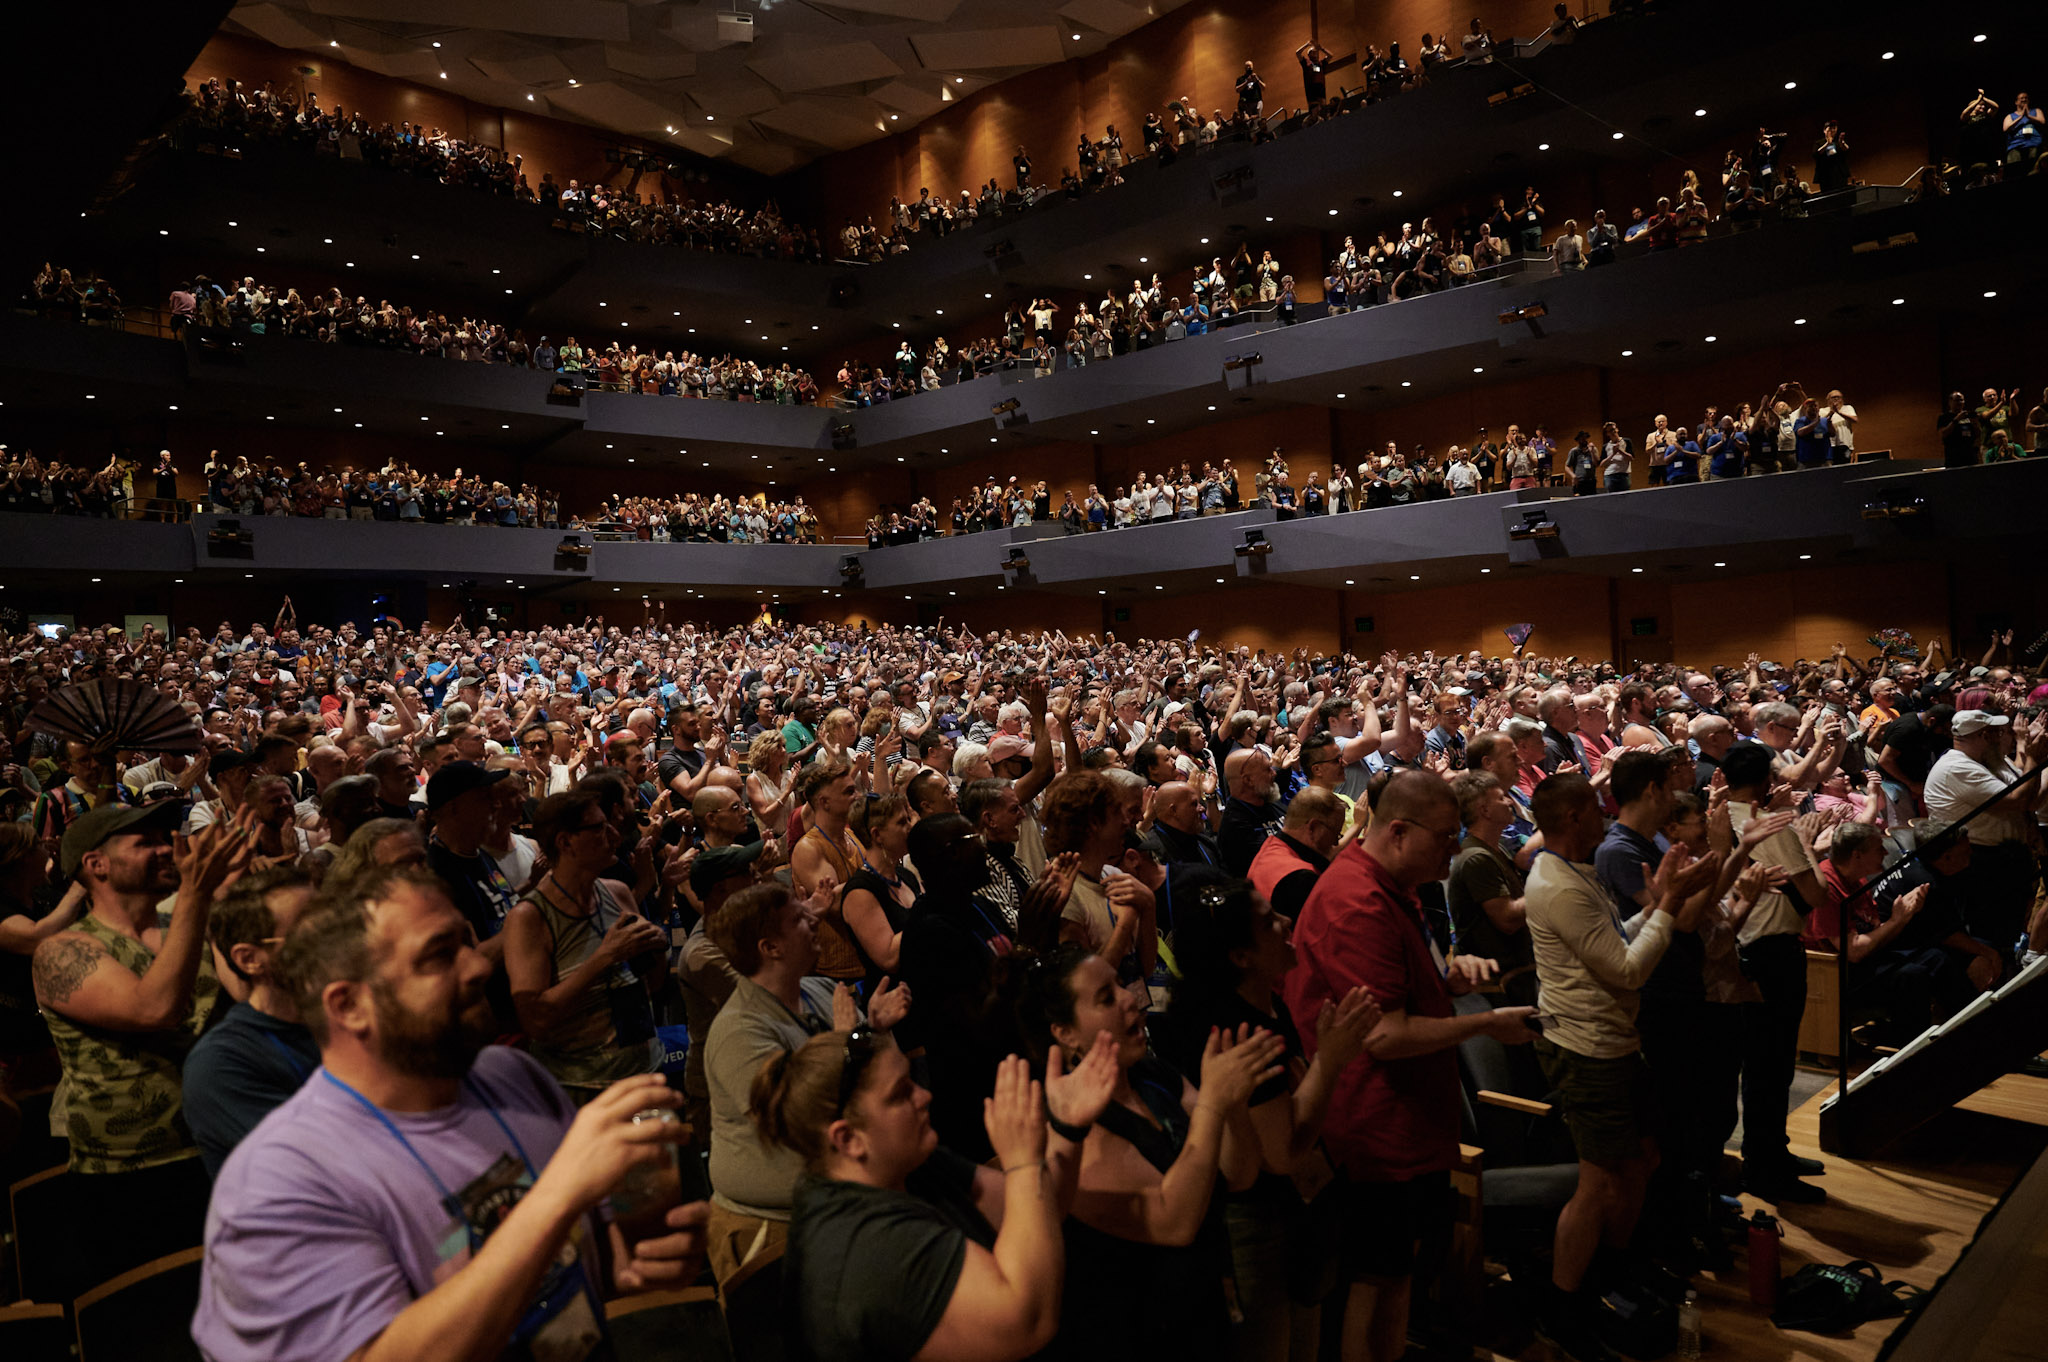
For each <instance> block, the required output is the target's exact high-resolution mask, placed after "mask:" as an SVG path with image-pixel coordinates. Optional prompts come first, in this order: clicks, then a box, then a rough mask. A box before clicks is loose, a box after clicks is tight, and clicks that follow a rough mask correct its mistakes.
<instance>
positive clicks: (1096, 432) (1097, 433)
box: [1088, 430, 1102, 435]
mask: <svg viewBox="0 0 2048 1362" xmlns="http://www.w3.org/2000/svg"><path fill="white" fill-rule="evenodd" d="M1088 433H1089V434H1090V435H1100V434H1102V432H1101V431H1099V430H1091V431H1089V432H1088Z"/></svg>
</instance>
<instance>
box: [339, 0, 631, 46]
mask: <svg viewBox="0 0 2048 1362" xmlns="http://www.w3.org/2000/svg"><path fill="white" fill-rule="evenodd" d="M305 7H306V8H307V9H310V10H312V11H313V12H314V13H315V14H328V15H333V16H335V17H337V18H343V19H368V20H374V21H376V22H379V23H387V24H417V25H425V26H427V27H431V28H476V29H496V30H498V31H499V32H501V33H531V34H537V35H540V36H544V37H549V38H597V39H600V40H604V41H610V42H624V41H625V40H626V39H627V38H628V37H630V36H631V33H630V30H629V27H628V20H627V14H628V8H627V6H626V5H625V4H623V3H621V0H574V3H569V4H565V3H562V0H305Z"/></svg>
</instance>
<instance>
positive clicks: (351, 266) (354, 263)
mask: <svg viewBox="0 0 2048 1362" xmlns="http://www.w3.org/2000/svg"><path fill="white" fill-rule="evenodd" d="M348 267H349V268H350V269H354V268H355V267H356V262H355V261H353V260H351V261H349V262H348Z"/></svg>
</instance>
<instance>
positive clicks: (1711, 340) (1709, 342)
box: [1707, 336, 1721, 345]
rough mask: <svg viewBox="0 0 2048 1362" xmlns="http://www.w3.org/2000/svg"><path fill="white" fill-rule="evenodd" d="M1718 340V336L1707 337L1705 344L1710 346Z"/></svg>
mask: <svg viewBox="0 0 2048 1362" xmlns="http://www.w3.org/2000/svg"><path fill="white" fill-rule="evenodd" d="M1719 339H1721V338H1720V337H1719V336H1709V337H1707V344H1709V345H1712V344H1713V343H1714V342H1715V341H1717V340H1719Z"/></svg>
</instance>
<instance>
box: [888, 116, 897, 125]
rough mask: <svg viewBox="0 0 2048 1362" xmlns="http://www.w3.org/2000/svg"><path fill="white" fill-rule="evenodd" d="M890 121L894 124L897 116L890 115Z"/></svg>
mask: <svg viewBox="0 0 2048 1362" xmlns="http://www.w3.org/2000/svg"><path fill="white" fill-rule="evenodd" d="M889 121H890V122H891V123H894V122H895V121H896V115H895V114H890V115H889Z"/></svg>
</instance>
